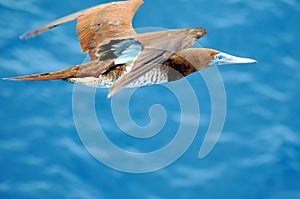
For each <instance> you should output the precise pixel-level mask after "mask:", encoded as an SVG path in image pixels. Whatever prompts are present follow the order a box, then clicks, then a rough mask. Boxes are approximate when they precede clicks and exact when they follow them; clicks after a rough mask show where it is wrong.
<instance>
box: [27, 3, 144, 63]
mask: <svg viewBox="0 0 300 199" xmlns="http://www.w3.org/2000/svg"><path fill="white" fill-rule="evenodd" d="M142 4H143V0H129V1H122V2H114V3H108V4H102V5H98V6H95V7H92V8H89V9H86V10H82V11H79V12H76V13H73V14H71V15H68V16H65V17H63V18H60V19H58V20H56V21H54V22H52V23H49V24H47V25H45V26H43V27H41V28H39V29H36V30H34V31H32V32H29V33H26V34H24V35H22V36H21V38H29V37H32V36H35V35H37V34H40V33H42V32H44V31H47V30H49V29H51V28H54V27H56V26H58V25H60V24H63V23H66V22H69V21H73V20H76V19H77V25H76V31H77V34H78V40H79V42H80V45H81V49H82V52H91V51H92V50H93V49H94V48H95V47H96V46H98V45H99V44H100V43H102V42H103V41H105V40H110V39H112V38H117V37H125V36H129V35H134V34H135V31H134V30H133V28H132V18H133V16H134V14H135V13H136V11H137V10H138V9H139V7H140V6H141V5H142ZM93 58H94V56H91V59H92V60H93Z"/></svg>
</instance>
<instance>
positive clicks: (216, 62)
mask: <svg viewBox="0 0 300 199" xmlns="http://www.w3.org/2000/svg"><path fill="white" fill-rule="evenodd" d="M206 51H208V52H209V53H208V54H209V55H210V61H209V62H208V66H220V65H224V64H250V63H256V60H254V59H251V58H243V57H237V56H233V55H229V54H227V53H224V52H220V51H217V50H212V49H206Z"/></svg>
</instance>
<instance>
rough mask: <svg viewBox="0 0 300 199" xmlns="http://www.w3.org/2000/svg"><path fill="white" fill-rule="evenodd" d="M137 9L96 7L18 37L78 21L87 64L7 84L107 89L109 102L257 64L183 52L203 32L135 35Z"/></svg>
mask: <svg viewBox="0 0 300 199" xmlns="http://www.w3.org/2000/svg"><path fill="white" fill-rule="evenodd" d="M142 4H143V0H129V1H122V2H113V3H107V4H102V5H98V6H95V7H92V8H89V9H86V10H82V11H79V12H76V13H74V14H71V15H68V16H66V17H63V18H60V19H58V20H56V21H54V22H52V23H50V24H47V25H45V26H43V27H41V28H39V29H36V30H34V31H32V32H29V33H26V34H24V35H22V36H21V38H29V37H32V36H35V35H37V34H39V33H41V32H44V31H46V30H49V29H51V28H54V27H56V26H58V25H60V24H63V23H66V22H69V21H72V20H77V24H76V31H77V34H78V40H79V42H80V45H81V49H82V52H87V53H88V54H89V57H90V61H89V62H87V63H84V64H80V65H76V66H73V67H70V68H67V69H64V70H61V71H57V72H50V73H44V74H35V75H29V76H21V77H13V78H8V79H9V80H66V81H69V82H74V83H81V84H85V85H90V86H98V87H110V91H109V94H108V96H109V97H110V96H112V95H113V94H114V93H116V92H117V91H119V90H120V89H122V88H124V87H138V86H144V85H150V84H158V83H164V82H169V81H175V80H178V79H181V78H183V77H185V76H187V75H189V74H191V73H193V72H195V71H198V70H202V69H204V68H207V67H209V66H217V65H222V64H237V63H239V64H241V63H254V62H256V61H255V60H253V59H250V58H240V57H236V56H232V55H229V54H226V53H223V52H220V51H217V50H213V49H208V48H187V47H188V46H190V45H192V44H193V43H194V42H195V41H196V40H197V39H199V38H200V37H202V36H204V35H205V34H206V31H205V30H204V29H202V28H193V29H178V30H166V31H159V32H149V33H144V34H137V33H136V32H135V31H134V29H133V27H132V18H133V16H134V15H135V13H136V11H137V10H138V9H139V7H140V6H141V5H142Z"/></svg>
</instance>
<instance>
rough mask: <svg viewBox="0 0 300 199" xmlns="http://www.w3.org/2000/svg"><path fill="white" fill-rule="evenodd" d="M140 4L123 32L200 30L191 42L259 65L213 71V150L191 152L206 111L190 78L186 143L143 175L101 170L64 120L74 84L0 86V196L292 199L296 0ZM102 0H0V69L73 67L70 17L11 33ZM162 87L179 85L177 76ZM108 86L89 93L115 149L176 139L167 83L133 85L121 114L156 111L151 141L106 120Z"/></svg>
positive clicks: (297, 192) (299, 182)
mask: <svg viewBox="0 0 300 199" xmlns="http://www.w3.org/2000/svg"><path fill="white" fill-rule="evenodd" d="M145 1H146V2H145V4H144V5H143V6H142V7H141V9H140V10H139V11H138V13H137V15H136V17H135V18H134V23H133V24H134V27H136V28H141V27H159V28H170V29H174V28H186V27H203V28H205V29H207V32H208V33H207V35H206V36H205V37H204V38H201V39H200V41H199V42H200V44H201V45H202V46H205V47H210V48H215V49H218V50H222V51H224V52H227V53H230V54H234V55H239V56H245V57H252V58H255V59H257V60H258V63H257V64H251V65H230V66H222V67H219V70H220V73H221V75H222V78H223V82H224V86H225V89H226V96H227V98H226V100H227V106H226V109H227V111H226V120H225V125H224V128H223V131H222V133H221V136H220V139H219V140H218V142H217V144H216V146H215V147H214V148H213V150H212V151H211V152H210V153H209V154H208V156H206V157H205V158H203V159H199V158H198V152H199V148H200V146H201V144H202V142H203V139H204V136H205V133H206V131H207V129H208V125H209V121H210V117H211V112H212V111H211V108H210V107H211V102H210V98H209V93H208V89H207V87H206V85H205V82H204V80H203V78H202V77H201V76H200V75H199V74H194V75H191V76H190V77H188V78H187V79H188V80H189V82H190V84H191V85H192V87H193V88H194V90H195V93H196V96H197V98H198V99H199V108H200V112H201V116H200V126H199V128H197V135H196V137H195V139H194V140H193V143H192V144H191V146H190V147H189V148H188V150H187V151H186V152H185V153H184V154H183V155H182V156H181V157H180V158H179V159H178V160H177V161H175V162H174V163H172V164H171V165H169V166H168V167H165V168H163V169H161V170H158V171H155V172H150V173H142V174H132V173H126V172H120V171H117V170H115V169H112V168H110V167H108V166H105V165H104V164H103V163H101V162H99V161H98V160H96V159H95V158H94V157H93V156H92V155H91V154H90V153H89V152H88V151H87V149H86V147H85V146H84V144H83V142H82V141H81V139H80V136H79V134H78V133H77V129H76V126H75V122H74V118H73V110H72V93H73V86H74V85H73V84H68V83H66V82H63V81H52V82H51V81H49V82H11V81H0V88H1V92H0V105H1V109H0V122H1V125H0V153H1V156H0V165H1V175H0V198H145V199H159V198H272V199H279V198H300V132H299V129H300V122H299V116H300V103H299V97H300V90H299V85H300V60H299V52H300V47H299V46H300V43H299V39H298V36H299V35H300V26H299V21H300V3H299V2H298V1H296V0H277V1H255V0H252V1H239V0H222V1H221V0H215V1H204V0H189V1H188V0H172V1H171V0H167V1H159V0H151V1H149V0H145ZM106 2H109V1H104V0H100V1H99V0H98V1H95V0H88V1H87V0H85V1H83V0H73V1H58V0H52V1H49V0H45V1H38V0H24V1H9V0H0V12H1V15H0V52H1V54H0V76H1V77H10V76H16V75H25V74H31V73H41V72H49V71H55V70H59V69H62V68H65V67H68V66H73V65H76V64H79V63H81V62H82V61H83V60H84V59H85V57H86V55H84V54H81V53H80V46H79V44H78V42H77V37H76V33H75V22H72V23H69V24H66V25H64V26H61V27H57V28H55V29H54V30H53V31H49V32H47V33H44V34H42V35H40V36H38V37H36V38H34V39H30V40H19V39H18V36H19V35H20V34H22V33H24V32H26V31H29V30H32V29H34V28H37V27H39V26H40V25H44V24H46V23H47V22H50V21H51V20H53V19H56V18H58V17H61V16H64V15H65V14H68V13H72V12H75V11H78V10H81V9H84V8H88V7H91V6H93V5H97V4H100V3H106ZM213 70H214V69H211V68H210V69H206V71H211V72H213ZM173 84H174V85H175V86H180V84H181V81H179V82H175V83H173ZM129 90H130V89H129ZM107 92H108V91H107V89H98V90H97V91H96V97H95V100H96V106H95V108H96V109H95V110H96V112H97V118H98V120H99V121H100V123H101V124H102V128H103V129H104V131H105V132H106V136H107V137H108V138H109V139H111V140H112V142H113V143H115V145H118V146H119V147H120V148H124V149H127V150H131V151H135V152H141V153H144V152H149V151H153V150H157V149H159V148H161V147H163V146H164V145H166V144H167V143H168V142H170V140H172V137H174V136H175V134H176V131H177V130H176V129H178V126H179V122H178V119H180V117H179V116H178V115H180V107H179V105H178V101H177V100H176V97H174V96H173V95H172V93H171V92H170V91H169V90H168V89H167V88H165V87H163V86H150V87H146V88H141V89H138V90H137V91H136V93H134V95H133V97H132V99H131V102H130V113H131V115H132V119H133V120H134V121H135V122H136V123H137V124H139V125H142V126H145V125H147V124H148V123H150V122H151V120H150V118H149V115H148V111H149V108H150V107H151V105H153V104H161V105H162V106H164V107H165V110H166V113H167V119H166V123H165V126H164V127H163V129H162V131H161V132H160V133H159V134H157V135H156V136H154V137H153V138H150V139H138V138H132V137H129V136H126V135H124V133H123V132H122V130H121V129H120V128H119V127H118V125H117V124H116V122H115V120H114V118H113V116H112V113H111V105H110V103H111V101H110V100H107V99H106V95H107ZM124 92H127V91H124ZM186 97H187V98H188V97H189V95H187V96H186ZM119 98H120V99H122V98H121V97H119ZM120 102H121V101H120ZM185 118H188V119H185V120H183V121H182V122H183V123H188V124H191V125H194V124H196V123H197V122H199V121H198V120H196V119H194V118H197V117H195V115H192V114H188V117H185ZM153 119H155V118H153ZM153 122H155V121H153ZM157 122H158V121H157ZM129 125H130V124H129ZM87 129H88V128H87ZM99 145H101V143H99ZM106 152H107V153H108V155H110V153H109V151H106ZM116 158H118V157H116ZM120 164H124V165H126V164H127V161H121V162H120ZM135 166H136V165H135Z"/></svg>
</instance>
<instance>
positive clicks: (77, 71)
mask: <svg viewBox="0 0 300 199" xmlns="http://www.w3.org/2000/svg"><path fill="white" fill-rule="evenodd" d="M90 66H95V63H94V62H88V63H86V64H82V65H77V66H73V67H71V68H67V69H64V70H60V71H56V72H50V73H42V74H34V75H26V76H19V77H11V78H3V80H21V81H29V80H66V79H68V78H74V77H81V76H85V75H86V74H85V71H86V70H84V69H85V68H88V67H90Z"/></svg>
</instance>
